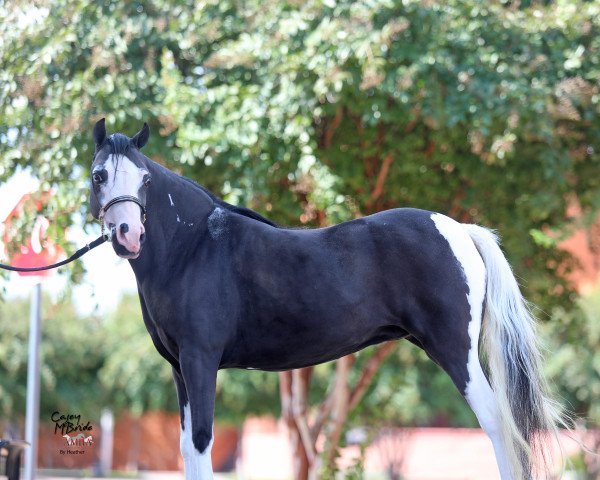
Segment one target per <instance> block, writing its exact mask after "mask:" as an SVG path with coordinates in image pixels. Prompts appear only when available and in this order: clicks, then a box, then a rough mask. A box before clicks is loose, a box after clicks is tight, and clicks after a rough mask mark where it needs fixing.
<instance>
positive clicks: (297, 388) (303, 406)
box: [292, 367, 317, 465]
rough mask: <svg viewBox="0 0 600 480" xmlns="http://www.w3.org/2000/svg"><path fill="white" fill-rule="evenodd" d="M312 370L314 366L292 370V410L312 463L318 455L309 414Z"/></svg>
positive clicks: (309, 460)
mask: <svg viewBox="0 0 600 480" xmlns="http://www.w3.org/2000/svg"><path fill="white" fill-rule="evenodd" d="M312 371H313V368H312V367H308V368H299V369H297V370H292V412H293V415H294V420H295V421H296V425H297V427H298V432H299V433H300V438H301V440H302V444H303V445H304V450H305V451H306V456H307V457H308V463H309V464H310V465H312V464H313V463H314V461H315V459H316V457H317V448H316V445H315V444H316V442H315V440H316V439H315V438H314V437H313V436H312V435H311V430H310V427H309V426H308V415H307V410H308V387H309V385H310V378H311V376H312Z"/></svg>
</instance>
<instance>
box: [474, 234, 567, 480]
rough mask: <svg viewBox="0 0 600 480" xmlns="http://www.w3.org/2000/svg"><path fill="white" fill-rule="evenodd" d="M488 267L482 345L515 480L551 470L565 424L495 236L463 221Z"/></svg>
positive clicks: (526, 311) (531, 326) (528, 314)
mask: <svg viewBox="0 0 600 480" xmlns="http://www.w3.org/2000/svg"><path fill="white" fill-rule="evenodd" d="M463 227H464V228H465V229H466V230H467V232H468V233H469V236H470V237H471V239H472V240H473V243H474V244H475V246H476V247H477V250H478V251H479V254H480V255H481V258H482V259H483V263H484V264H485V269H486V278H487V285H486V295H485V314H484V321H483V337H482V339H483V348H484V351H485V354H486V356H487V362H488V367H489V372H490V377H491V378H490V383H491V386H492V389H493V391H494V395H495V397H496V401H497V404H498V414H499V417H500V418H499V419H498V422H499V425H500V428H501V439H502V443H503V445H504V448H505V451H506V453H507V456H508V462H509V464H510V469H511V476H512V478H514V479H515V480H520V479H527V478H531V476H532V471H536V470H537V471H538V473H541V474H542V475H546V476H547V475H548V466H549V465H548V461H549V452H548V443H549V442H547V440H548V438H549V437H552V438H558V428H557V425H562V423H563V422H562V420H561V418H560V414H559V410H558V408H557V407H556V404H555V403H554V402H553V401H552V400H550V399H549V397H548V394H547V391H548V389H547V384H546V381H545V380H544V377H543V376H542V374H541V356H540V353H539V348H538V344H537V337H536V334H535V320H534V318H533V316H532V314H531V312H530V310H529V308H528V306H527V303H526V301H525V299H524V298H523V297H522V295H521V292H520V290H519V286H518V284H517V281H516V280H515V277H514V275H513V273H512V270H511V268H510V265H509V264H508V262H507V260H506V258H505V257H504V254H503V253H502V251H501V250H500V247H499V246H498V239H497V237H496V235H495V234H494V233H493V232H491V231H490V230H488V229H485V228H483V227H479V226H477V225H463Z"/></svg>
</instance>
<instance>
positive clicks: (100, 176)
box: [92, 170, 106, 184]
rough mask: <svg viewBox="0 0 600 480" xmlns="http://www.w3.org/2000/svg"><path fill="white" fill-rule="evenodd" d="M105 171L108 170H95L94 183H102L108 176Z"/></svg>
mask: <svg viewBox="0 0 600 480" xmlns="http://www.w3.org/2000/svg"><path fill="white" fill-rule="evenodd" d="M105 173H106V170H100V171H97V172H94V173H93V174H92V180H93V181H94V183H96V184H100V183H102V182H103V181H104V180H105V177H106V175H105Z"/></svg>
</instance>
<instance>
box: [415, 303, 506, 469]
mask: <svg viewBox="0 0 600 480" xmlns="http://www.w3.org/2000/svg"><path fill="white" fill-rule="evenodd" d="M448 318H449V319H451V320H452V321H450V322H448V323H445V327H446V329H445V330H444V331H438V332H436V335H435V336H436V338H431V337H430V338H427V339H424V340H423V342H422V343H423V345H422V346H423V349H424V350H425V351H426V352H427V354H428V355H429V356H430V357H431V358H432V359H433V360H434V361H435V362H436V363H437V364H438V365H439V366H441V367H442V368H443V369H444V370H445V371H446V373H448V375H449V376H450V378H451V379H452V381H453V383H454V384H455V385H456V387H457V388H458V390H459V391H460V393H461V394H462V395H463V397H464V398H465V399H466V400H467V403H468V404H469V406H470V407H471V409H472V410H473V412H474V413H475V415H476V416H477V420H478V421H479V424H480V425H481V428H482V429H483V430H484V431H485V433H486V434H487V435H488V437H489V438H490V440H491V441H492V445H493V447H494V453H495V456H496V461H497V463H498V469H499V470H500V475H501V478H502V480H509V479H511V478H512V477H511V474H510V466H509V461H508V456H507V454H506V450H505V448H504V446H503V443H502V439H501V430H500V428H501V425H500V421H499V418H500V417H499V415H498V404H497V401H496V398H495V395H494V392H493V390H492V388H491V387H490V384H489V383H488V380H487V378H486V376H485V374H484V372H483V369H482V367H481V363H480V361H479V355H478V343H479V330H480V327H481V314H480V313H478V314H477V316H475V317H472V316H469V317H467V316H464V315H463V316H461V317H457V316H456V314H451V315H450V316H449V317H448ZM466 333H468V335H467V334H466ZM514 480H517V479H514Z"/></svg>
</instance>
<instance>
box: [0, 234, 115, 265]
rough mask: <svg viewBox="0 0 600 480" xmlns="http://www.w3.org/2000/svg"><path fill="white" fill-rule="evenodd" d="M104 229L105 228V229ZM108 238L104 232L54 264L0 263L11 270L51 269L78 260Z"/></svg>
mask: <svg viewBox="0 0 600 480" xmlns="http://www.w3.org/2000/svg"><path fill="white" fill-rule="evenodd" d="M103 230H104V229H103ZM106 240H107V238H106V235H105V234H104V232H103V233H102V235H100V236H99V237H98V238H97V239H96V240H94V241H93V242H91V243H88V244H87V245H86V246H84V247H82V248H80V249H79V250H77V251H76V252H75V253H74V254H73V255H71V256H70V257H69V258H67V259H66V260H63V261H61V262H58V263H53V264H52V265H45V266H43V267H13V266H12V265H5V264H3V263H0V268H1V269H3V270H10V271H11V272H39V271H41V270H50V269H52V268H57V267H62V266H63V265H66V264H67V263H70V262H72V261H73V260H77V259H78V258H79V257H81V256H82V255H84V254H85V253H87V252H89V251H90V250H92V249H94V248H96V247H97V246H98V245H102V244H103V243H104V242H106Z"/></svg>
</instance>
